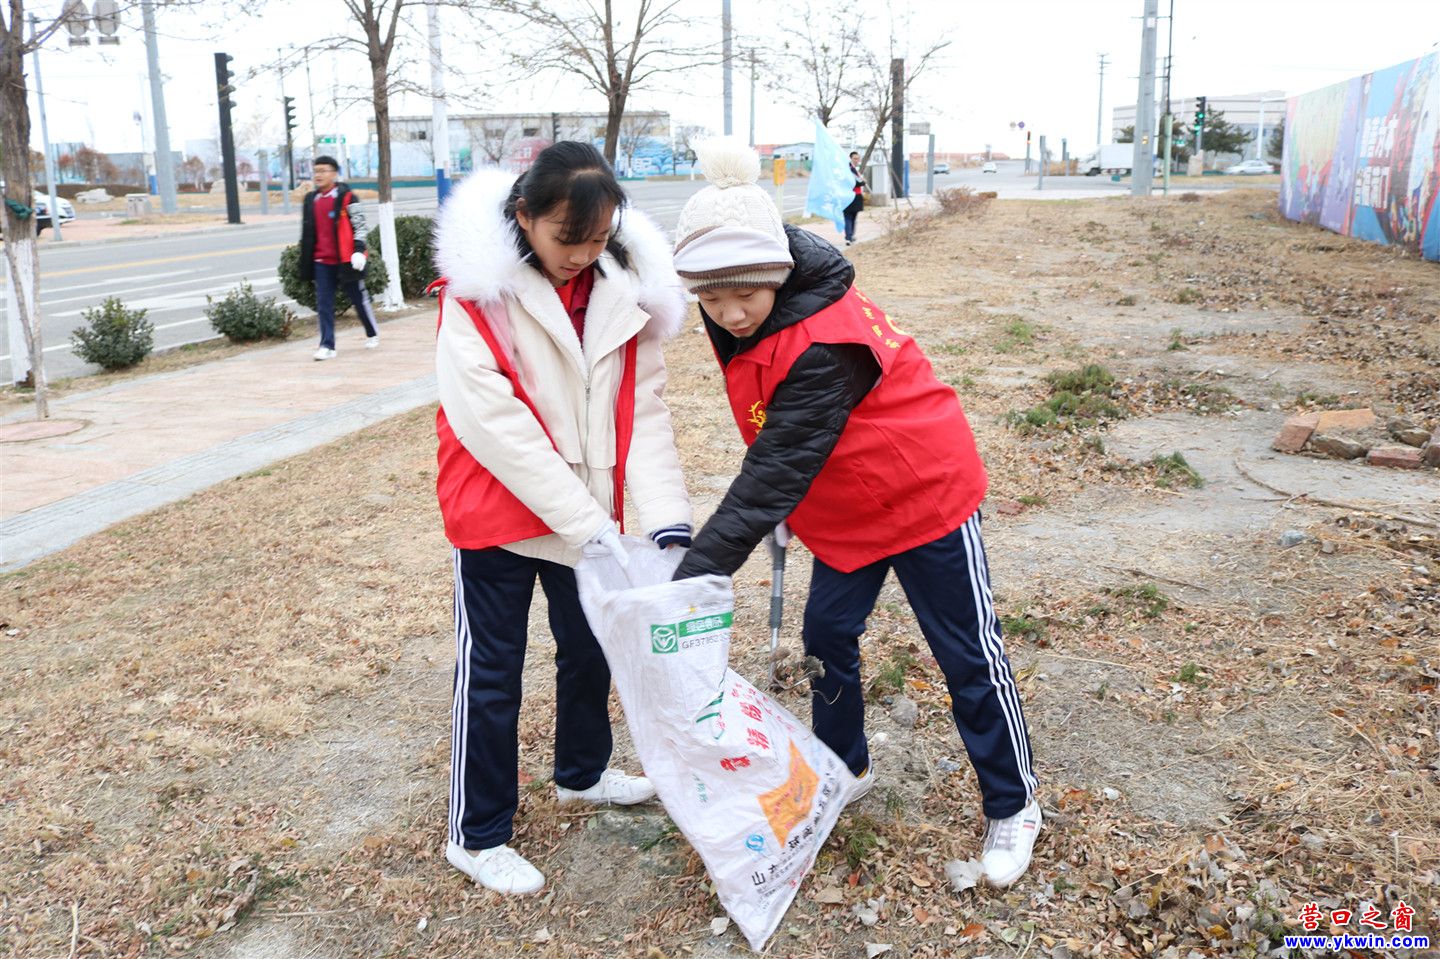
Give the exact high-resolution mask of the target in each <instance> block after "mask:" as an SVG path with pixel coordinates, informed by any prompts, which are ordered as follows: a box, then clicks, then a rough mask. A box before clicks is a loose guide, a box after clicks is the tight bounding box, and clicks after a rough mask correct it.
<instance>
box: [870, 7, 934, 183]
mask: <svg viewBox="0 0 1440 959" xmlns="http://www.w3.org/2000/svg"><path fill="white" fill-rule="evenodd" d="M948 46H950V40H949V39H948V38H944V37H941V38H939V39H937V40H934V41H933V42H931V43H930V44H929V45H927V46H924V47H922V48H921V49H920V52H919V53H918V54H917V53H915V52H914V48H912V52H911V55H910V57H909V58H908V61H907V66H908V67H909V71H908V74H907V75H906V77H905V79H904V80H903V81H902V83H901V90H902V92H903V93H904V94H905V98H906V100H907V101H909V99H910V97H909V93H910V87H911V85H912V84H913V83H914V82H915V80H916V79H917V78H918V77H919V76H920V75H921V74H922V73H924V72H925V70H926V69H927V68H929V67H932V66H934V64H935V61H936V60H937V59H938V57H939V56H940V54H941V52H942V51H943V50H945V48H946V47H948ZM896 50H897V43H896V30H895V25H894V24H893V22H892V24H891V28H890V42H889V45H888V48H887V49H886V50H885V51H884V52H883V55H882V54H880V53H876V52H875V51H874V50H869V49H867V50H866V51H865V69H864V71H863V73H862V79H861V80H860V83H859V84H858V85H857V86H856V87H855V89H854V92H853V95H854V97H855V100H856V102H857V103H858V105H859V109H860V113H861V116H862V117H863V118H864V120H865V122H866V124H867V125H868V126H869V128H870V142H869V143H868V144H867V145H866V146H865V150H864V156H862V157H861V158H860V168H861V169H862V170H863V169H864V168H865V167H866V166H867V165H868V164H869V163H870V155H871V154H872V153H874V152H875V146H876V144H878V143H879V142H880V139H881V137H883V136H884V135H885V128H886V127H887V126H889V125H890V121H891V120H892V119H893V118H894V116H895V97H894V93H895V87H894V82H893V79H892V76H891V73H890V65H891V62H892V61H893V60H894V59H895V57H896ZM892 175H893V176H895V177H901V178H903V177H904V175H905V174H904V171H903V170H894V171H892Z"/></svg>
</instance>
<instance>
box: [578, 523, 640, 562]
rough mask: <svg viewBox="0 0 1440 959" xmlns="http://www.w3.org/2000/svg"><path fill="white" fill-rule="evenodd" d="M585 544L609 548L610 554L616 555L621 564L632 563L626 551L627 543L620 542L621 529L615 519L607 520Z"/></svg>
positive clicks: (616, 559) (616, 560)
mask: <svg viewBox="0 0 1440 959" xmlns="http://www.w3.org/2000/svg"><path fill="white" fill-rule="evenodd" d="M585 545H586V546H599V547H601V548H602V549H605V550H608V551H609V553H610V555H611V556H613V557H615V562H617V563H619V564H620V565H621V566H629V565H630V554H629V553H627V552H625V544H624V543H622V542H620V530H619V529H618V528H617V527H616V526H615V521H614V520H606V521H605V525H604V526H602V527H600V529H599V530H597V531H596V533H595V535H594V536H591V537H590V538H589V539H588V540H586V541H585Z"/></svg>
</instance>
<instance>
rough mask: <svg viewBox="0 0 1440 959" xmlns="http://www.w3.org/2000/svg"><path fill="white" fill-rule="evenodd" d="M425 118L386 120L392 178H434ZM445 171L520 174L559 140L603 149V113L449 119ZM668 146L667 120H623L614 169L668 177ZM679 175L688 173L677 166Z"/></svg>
mask: <svg viewBox="0 0 1440 959" xmlns="http://www.w3.org/2000/svg"><path fill="white" fill-rule="evenodd" d="M430 126H431V119H430V117H429V116H414V117H392V118H391V119H390V162H391V171H392V173H393V174H394V175H395V176H430V175H432V174H434V172H435V160H434V156H435V154H434V150H433V149H432V148H431V145H430V135H431V130H430ZM449 126H450V131H449V132H450V169H451V171H452V172H454V173H465V172H467V171H470V170H473V169H475V168H476V167H484V166H493V167H501V168H502V169H506V170H512V171H515V172H520V171H522V170H525V169H526V168H528V167H529V166H530V164H531V163H532V162H534V159H535V157H536V156H537V155H538V154H539V153H540V151H542V150H544V149H545V148H546V147H548V146H550V145H551V144H552V143H555V142H556V141H558V140H582V141H584V142H586V143H593V144H594V145H595V146H596V147H599V148H602V149H603V147H604V143H605V129H606V115H605V114H603V113H481V114H458V115H452V116H451V117H450V118H449ZM369 131H370V149H371V150H372V151H373V150H374V149H375V121H374V120H371V121H370V123H369ZM674 159H675V158H674V157H673V155H672V152H671V145H670V114H669V113H667V112H664V111H660V110H637V111H634V112H631V113H627V114H625V116H624V118H623V119H622V120H621V123H620V135H619V137H618V142H617V143H616V150H615V165H616V167H617V168H618V170H619V172H620V173H621V174H622V175H632V174H633V175H644V174H646V173H662V172H663V173H670V172H676V171H672V167H674V166H675V163H674ZM679 166H680V169H679V170H678V172H681V173H683V172H685V171H686V170H687V169H688V167H686V166H685V164H684V163H683V162H682V163H680V164H679Z"/></svg>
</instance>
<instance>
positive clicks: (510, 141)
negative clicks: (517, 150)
mask: <svg viewBox="0 0 1440 959" xmlns="http://www.w3.org/2000/svg"><path fill="white" fill-rule="evenodd" d="M476 122H477V123H479V124H480V135H479V136H478V137H476V136H474V135H473V133H472V135H471V142H472V143H476V144H478V145H479V147H480V152H481V153H483V154H485V159H487V160H489V161H490V162H491V163H493V164H494V165H495V166H497V167H503V166H504V165H505V160H506V159H507V158H508V157H509V156H510V148H511V147H513V146H514V145H515V139H516V131H517V128H516V125H515V121H514V120H512V119H509V118H506V119H501V118H499V117H489V118H487V117H481V118H480V119H479V120H478V121H476Z"/></svg>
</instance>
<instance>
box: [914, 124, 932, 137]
mask: <svg viewBox="0 0 1440 959" xmlns="http://www.w3.org/2000/svg"><path fill="white" fill-rule="evenodd" d="M929 132H930V124H929V123H912V124H910V133H911V135H912V136H925V135H926V134H928V133H929Z"/></svg>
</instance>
